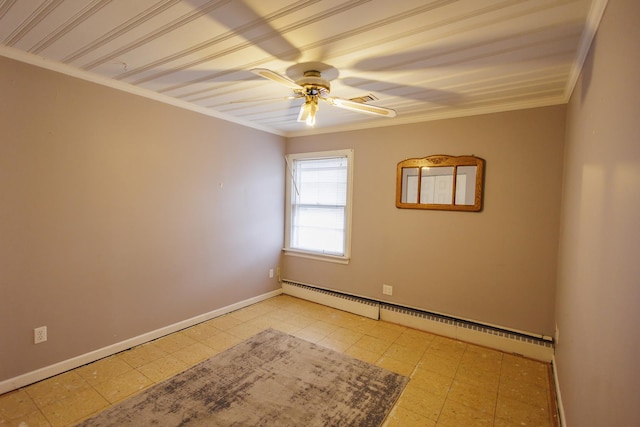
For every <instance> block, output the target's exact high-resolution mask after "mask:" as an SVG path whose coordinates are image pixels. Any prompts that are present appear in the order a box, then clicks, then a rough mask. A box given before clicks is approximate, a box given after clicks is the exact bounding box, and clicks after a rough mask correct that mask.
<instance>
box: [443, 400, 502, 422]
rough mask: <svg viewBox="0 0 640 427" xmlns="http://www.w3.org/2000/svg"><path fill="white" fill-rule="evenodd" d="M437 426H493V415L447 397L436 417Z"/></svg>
mask: <svg viewBox="0 0 640 427" xmlns="http://www.w3.org/2000/svg"><path fill="white" fill-rule="evenodd" d="M436 426H438V427H462V426H464V427H485V426H493V415H489V414H487V413H485V412H482V411H478V410H476V409H473V408H470V407H468V406H465V405H463V404H461V403H458V402H454V401H453V400H449V399H447V401H446V402H445V403H444V406H443V408H442V412H441V413H440V417H439V418H438V423H437V424H436Z"/></svg>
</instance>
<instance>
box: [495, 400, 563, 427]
mask: <svg viewBox="0 0 640 427" xmlns="http://www.w3.org/2000/svg"><path fill="white" fill-rule="evenodd" d="M496 418H501V419H503V420H507V421H509V422H511V423H514V424H520V425H525V426H536V427H549V426H551V419H550V417H549V409H548V407H547V406H546V405H545V406H534V405H529V404H527V403H524V402H521V401H519V400H514V399H509V398H506V397H502V396H500V397H499V398H498V404H497V405H496Z"/></svg>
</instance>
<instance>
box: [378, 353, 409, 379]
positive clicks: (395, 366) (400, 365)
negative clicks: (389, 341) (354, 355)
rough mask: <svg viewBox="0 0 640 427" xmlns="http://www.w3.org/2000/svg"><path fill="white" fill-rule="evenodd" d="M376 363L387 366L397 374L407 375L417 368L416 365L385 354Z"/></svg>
mask: <svg viewBox="0 0 640 427" xmlns="http://www.w3.org/2000/svg"><path fill="white" fill-rule="evenodd" d="M375 364H376V365H378V366H380V367H381V368H385V369H388V370H389V371H391V372H395V373H396V374H400V375H404V376H405V377H408V376H410V375H411V373H412V372H413V370H414V368H415V365H412V364H409V363H405V362H401V361H399V360H396V359H392V358H391V357H385V356H382V357H381V358H380V359H378V360H377V361H376V363H375Z"/></svg>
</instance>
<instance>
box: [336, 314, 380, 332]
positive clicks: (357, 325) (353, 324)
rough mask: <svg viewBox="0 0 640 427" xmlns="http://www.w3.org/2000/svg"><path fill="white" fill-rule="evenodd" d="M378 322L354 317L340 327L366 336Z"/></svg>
mask: <svg viewBox="0 0 640 427" xmlns="http://www.w3.org/2000/svg"><path fill="white" fill-rule="evenodd" d="M378 323H379V322H378V321H377V320H373V319H369V318H368V317H362V316H356V317H354V318H351V319H349V320H348V321H346V322H344V323H343V324H342V325H341V326H342V327H344V328H347V329H350V330H352V331H354V332H357V333H360V334H366V333H367V332H369V331H370V330H372V329H374V328H375V327H376V326H377V324H378Z"/></svg>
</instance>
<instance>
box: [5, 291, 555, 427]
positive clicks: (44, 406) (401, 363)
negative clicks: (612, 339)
mask: <svg viewBox="0 0 640 427" xmlns="http://www.w3.org/2000/svg"><path fill="white" fill-rule="evenodd" d="M270 327H271V328H274V329H279V330H281V331H283V332H287V333H290V334H293V335H296V336H298V337H300V338H303V339H306V340H308V341H312V342H316V343H319V344H321V345H324V346H326V347H330V348H332V349H334V350H336V351H339V352H343V353H346V354H349V355H351V356H353V357H356V358H359V359H362V360H365V361H367V362H370V363H374V364H376V365H379V366H382V367H384V368H387V369H389V370H391V371H394V372H398V373H400V374H403V375H407V376H410V378H411V380H410V381H409V384H408V385H407V387H406V389H405V391H404V393H403V394H402V396H401V397H400V399H399V400H398V402H397V403H396V405H395V406H394V408H393V410H392V411H391V413H390V414H389V416H388V418H387V420H386V422H385V426H386V427H394V426H402V427H407V426H427V427H434V426H437V427H461V426H464V427H472V426H496V427H515V426H544V427H554V426H556V420H555V417H554V416H553V408H555V405H553V404H552V398H551V384H550V380H549V378H550V377H549V366H548V365H547V364H545V363H540V362H536V361H532V360H529V359H525V358H522V357H518V356H514V355H510V354H506V353H502V352H499V351H495V350H491V349H487V348H483V347H479V346H475V345H472V344H466V343H464V342H460V341H456V340H452V339H449V338H445V337H441V336H437V335H433V334H429V333H426V332H422V331H418V330H414V329H410V328H406V327H403V326H399V325H395V324H391V323H387V322H383V321H375V320H371V319H368V318H364V317H361V316H357V315H353V314H350V313H345V312H343V311H339V310H334V309H332V308H329V307H325V306H322V305H318V304H314V303H311V302H308V301H304V300H300V299H297V298H293V297H290V296H286V295H280V296H277V297H274V298H271V299H269V300H266V301H263V302H261V303H258V304H255V305H252V306H250V307H247V308H244V309H241V310H238V311H235V312H233V313H229V314H227V315H225V316H221V317H218V318H216V319H213V320H210V321H207V322H204V323H201V324H199V325H196V326H193V327H191V328H188V329H185V330H182V331H180V332H176V333H174V334H171V335H168V336H166V337H164V338H160V339H158V340H155V341H153V342H150V343H147V344H144V345H141V346H138V347H135V348H133V349H130V350H127V351H124V352H122V353H118V354H116V355H114V356H111V357H108V358H105V359H102V360H99V361H97V362H94V363H91V364H89V365H86V366H82V367H80V368H77V369H74V370H72V371H69V372H66V373H63V374H60V375H58V376H56V377H53V378H50V379H47V380H44V381H41V382H39V383H36V384H32V385H30V386H27V387H24V388H22V389H19V390H15V391H12V392H10V393H6V394H4V395H1V396H0V425H1V426H3V427H4V426H16V427H17V426H20V427H26V426H29V427H33V426H67V425H73V424H74V423H76V422H78V421H80V420H83V419H85V418H87V417H89V416H91V415H93V414H95V413H97V412H99V411H101V410H103V409H105V408H107V407H108V406H110V405H113V404H114V403H117V402H119V401H121V400H123V399H126V398H127V397H129V396H131V395H132V394H134V393H136V392H139V391H140V390H143V389H145V388H147V387H150V386H151V385H153V384H155V383H157V382H160V381H163V380H165V379H167V378H170V377H171V376H173V375H175V374H177V373H178V372H180V371H182V370H184V369H187V368H188V367H190V366H192V365H194V364H196V363H198V362H200V361H202V360H204V359H206V358H208V357H211V356H213V355H214V354H216V353H219V352H220V351H223V350H225V349H227V348H229V347H231V346H233V345H234V344H237V343H239V342H241V341H243V340H245V339H247V338H249V337H251V336H253V335H254V334H256V333H258V332H260V331H262V330H263V329H266V328H270Z"/></svg>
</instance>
